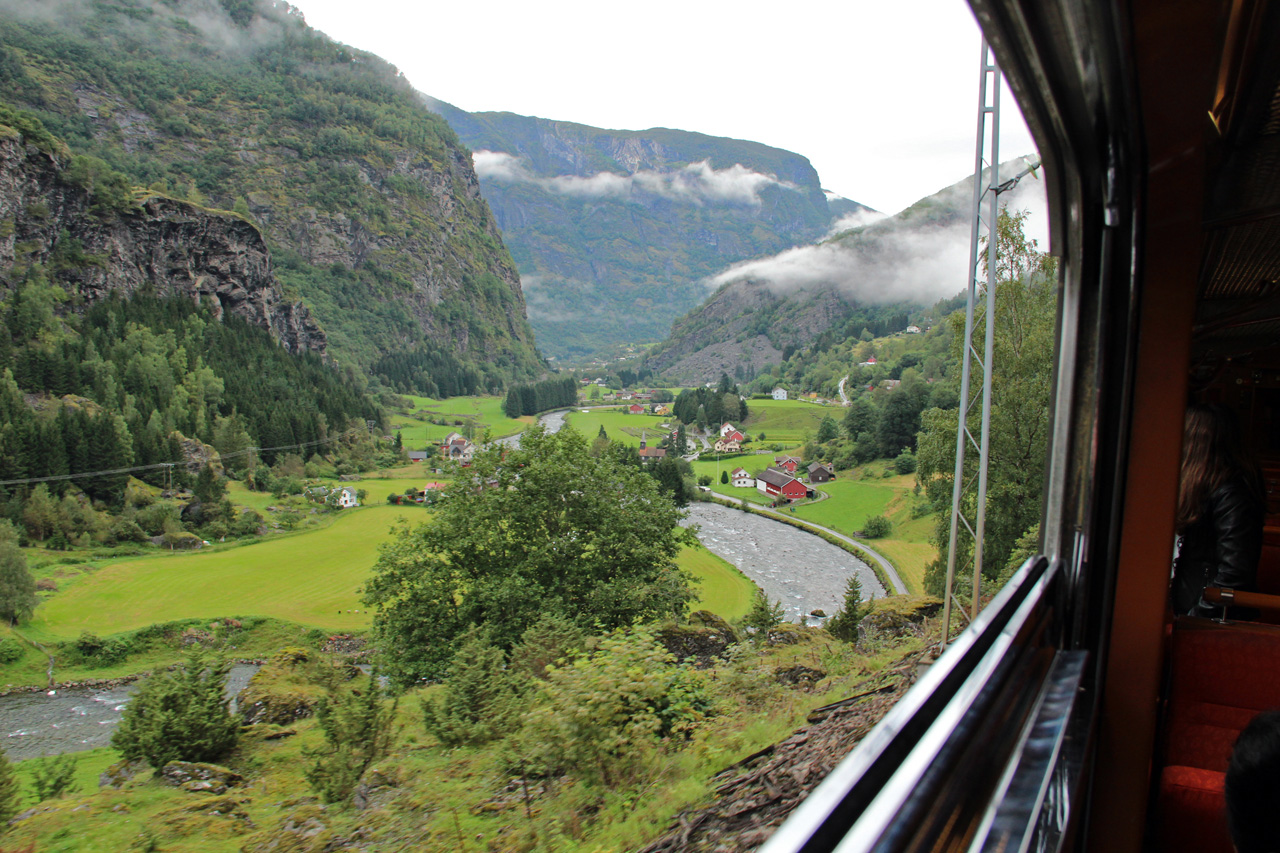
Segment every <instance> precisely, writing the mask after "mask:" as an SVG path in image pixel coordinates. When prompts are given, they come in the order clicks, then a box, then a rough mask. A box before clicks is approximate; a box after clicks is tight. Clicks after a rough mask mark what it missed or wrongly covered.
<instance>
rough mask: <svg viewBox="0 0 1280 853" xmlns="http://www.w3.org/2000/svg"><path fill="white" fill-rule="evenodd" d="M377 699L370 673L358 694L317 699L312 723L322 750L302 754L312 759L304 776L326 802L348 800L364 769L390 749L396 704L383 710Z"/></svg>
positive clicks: (379, 690) (333, 692)
mask: <svg viewBox="0 0 1280 853" xmlns="http://www.w3.org/2000/svg"><path fill="white" fill-rule="evenodd" d="M382 700H383V691H382V688H381V687H379V686H378V671H377V670H376V669H375V670H374V671H373V672H371V673H370V674H369V682H368V685H367V686H366V687H365V688H364V689H363V690H361V689H358V688H354V687H353V688H352V689H349V690H340V689H334V690H331V691H330V693H329V696H328V697H327V698H325V699H322V700H321V701H320V705H319V707H318V708H317V709H316V719H317V720H318V721H319V723H320V729H321V730H322V731H323V732H324V739H325V746H324V747H323V748H321V749H319V750H303V754H304V755H306V756H307V757H308V758H311V759H314V763H313V764H312V765H311V766H310V767H309V768H307V769H305V770H303V775H304V776H305V777H306V778H307V782H308V783H310V785H311V789H312V790H313V791H315V792H316V793H317V794H319V795H320V797H321V799H323V800H324V801H325V802H326V803H336V802H338V801H339V800H343V799H346V798H347V797H349V796H351V792H352V791H354V790H355V788H356V785H357V784H359V782H360V777H361V776H363V775H364V771H366V770H368V769H369V767H370V765H372V764H373V763H374V762H375V761H377V760H378V759H380V758H383V757H384V756H386V755H387V753H389V752H390V751H391V743H392V741H393V740H394V737H395V732H394V729H393V726H392V723H393V722H394V720H395V717H396V707H397V705H398V700H397V701H393V702H392V703H391V704H390V705H387V706H384V705H383V701H382Z"/></svg>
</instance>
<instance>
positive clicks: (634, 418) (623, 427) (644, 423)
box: [565, 408, 675, 447]
mask: <svg viewBox="0 0 1280 853" xmlns="http://www.w3.org/2000/svg"><path fill="white" fill-rule="evenodd" d="M565 422H566V423H568V424H569V425H570V426H572V427H573V428H574V429H576V430H577V431H578V432H580V433H582V434H583V435H585V436H586V437H587V438H588V439H594V438H595V437H596V435H597V434H598V433H599V432H600V427H602V426H603V427H604V431H605V432H606V433H608V434H609V440H610V441H616V442H619V443H620V444H629V445H631V446H632V447H639V446H640V439H641V437H642V436H643V437H644V438H646V439H648V442H649V446H650V447H657V446H658V444H659V442H661V441H662V439H664V438H666V437H667V435H668V434H669V433H670V432H671V429H670V427H668V428H665V429H664V428H663V426H662V425H663V424H674V423H675V420H674V419H673V418H672V417H671V416H670V415H631V414H626V413H624V412H620V411H618V410H617V409H616V408H611V409H591V410H590V411H586V412H584V411H582V410H581V409H574V410H573V411H571V412H569V414H568V416H567V417H566V419H565Z"/></svg>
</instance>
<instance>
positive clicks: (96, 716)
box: [0, 664, 258, 761]
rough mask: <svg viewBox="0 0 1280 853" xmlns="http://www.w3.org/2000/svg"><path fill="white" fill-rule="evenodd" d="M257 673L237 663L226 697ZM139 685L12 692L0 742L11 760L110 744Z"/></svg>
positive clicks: (2, 705)
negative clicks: (48, 692) (49, 692)
mask: <svg viewBox="0 0 1280 853" xmlns="http://www.w3.org/2000/svg"><path fill="white" fill-rule="evenodd" d="M257 671H258V667H257V666H256V665H253V664H236V665H235V666H233V667H232V668H231V675H230V677H229V678H228V679H227V696H228V697H234V696H235V695H236V694H237V693H239V692H240V691H241V690H243V689H244V688H245V687H246V686H247V685H248V683H249V679H250V678H251V677H253V674H254V673H255V672H257ZM138 684H139V682H136V681H135V682H132V683H131V684H122V685H120V686H119V687H111V688H91V687H80V688H71V689H67V690H58V691H57V692H56V693H54V694H53V695H49V694H47V693H45V692H43V691H41V692H38V693H14V694H12V695H10V696H0V734H2V735H3V737H4V740H3V741H0V747H3V749H4V752H5V754H6V755H8V756H9V758H10V759H11V760H14V761H17V760H20V759H23V758H38V757H39V756H41V755H58V754H61V753H64V752H80V751H81V750H86V749H97V748H98V747H100V746H108V745H109V744H110V743H111V733H112V732H113V731H114V730H115V727H116V723H118V722H120V714H121V712H122V711H124V706H125V705H126V704H127V703H128V702H129V697H130V696H131V695H132V694H133V692H134V691H135V690H137V689H138Z"/></svg>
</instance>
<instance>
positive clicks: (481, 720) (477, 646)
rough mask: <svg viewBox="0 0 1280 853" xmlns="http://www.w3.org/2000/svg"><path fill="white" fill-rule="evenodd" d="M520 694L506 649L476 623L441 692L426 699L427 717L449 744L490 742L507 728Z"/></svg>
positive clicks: (424, 713)
mask: <svg viewBox="0 0 1280 853" xmlns="http://www.w3.org/2000/svg"><path fill="white" fill-rule="evenodd" d="M515 695H516V687H515V684H514V683H513V679H512V678H511V675H510V674H509V672H508V671H507V653H506V652H504V651H503V650H502V649H500V648H498V647H496V646H494V645H492V644H490V643H489V642H487V640H486V639H485V638H484V637H483V636H481V634H480V632H479V631H477V630H476V629H475V628H472V629H471V630H469V631H468V632H467V634H466V635H465V638H464V639H463V641H462V644H461V645H460V646H458V651H457V652H456V653H455V654H454V656H453V662H452V663H451V664H450V665H449V677H448V678H446V679H445V683H444V690H443V691H442V693H441V695H440V696H439V697H438V698H435V699H430V698H428V699H423V700H422V718H423V722H424V724H425V725H426V729H427V731H428V732H430V733H431V734H433V735H435V736H436V738H437V739H438V740H439V741H440V743H442V744H444V745H445V746H458V745H460V744H480V743H485V742H486V741H489V740H492V739H493V738H495V737H497V736H499V735H500V734H502V733H503V731H504V730H505V729H506V727H507V726H506V722H507V720H506V718H507V716H508V715H509V714H510V713H511V711H512V709H513V706H514V702H513V701H512V700H513V699H514V698H515Z"/></svg>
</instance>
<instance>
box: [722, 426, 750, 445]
mask: <svg viewBox="0 0 1280 853" xmlns="http://www.w3.org/2000/svg"><path fill="white" fill-rule="evenodd" d="M720 437H721V438H723V439H725V440H726V441H736V442H739V443H741V442H743V441H745V440H746V438H747V437H746V435H744V434H743V432H742V430H740V429H738V428H737V427H735V426H734V425H733V424H728V423H726V424H721V425H720Z"/></svg>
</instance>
